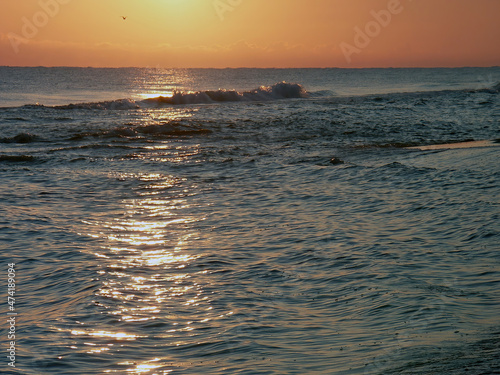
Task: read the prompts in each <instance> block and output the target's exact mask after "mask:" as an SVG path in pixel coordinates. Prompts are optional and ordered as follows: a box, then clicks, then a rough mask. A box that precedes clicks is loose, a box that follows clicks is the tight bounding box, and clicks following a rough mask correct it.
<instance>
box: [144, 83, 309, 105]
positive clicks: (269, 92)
mask: <svg viewBox="0 0 500 375" xmlns="http://www.w3.org/2000/svg"><path fill="white" fill-rule="evenodd" d="M308 96H309V94H308V93H307V91H306V90H305V89H304V87H302V85H300V84H298V83H287V82H280V83H276V84H275V85H272V86H261V87H259V88H257V89H255V90H251V91H244V92H239V91H235V90H222V89H220V90H216V91H197V92H193V93H183V92H175V93H174V95H172V96H171V97H164V96H159V97H157V98H151V99H145V100H143V101H142V103H148V104H172V105H179V104H210V103H220V102H246V101H273V100H279V99H293V98H307V97H308Z"/></svg>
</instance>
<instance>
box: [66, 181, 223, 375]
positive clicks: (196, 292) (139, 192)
mask: <svg viewBox="0 0 500 375" xmlns="http://www.w3.org/2000/svg"><path fill="white" fill-rule="evenodd" d="M112 178H114V179H116V180H119V181H126V182H130V181H134V183H135V186H136V187H135V188H134V192H135V194H136V197H135V198H134V199H127V200H124V201H123V205H122V208H123V211H122V213H121V214H117V213H116V212H115V213H114V214H113V215H112V216H108V217H107V218H106V219H105V220H90V219H88V220H86V221H85V223H86V224H87V228H88V229H89V232H90V233H88V234H89V235H91V236H92V237H94V238H97V239H99V240H100V241H101V243H102V246H101V248H100V249H99V250H98V251H95V252H94V255H95V256H96V259H99V261H100V262H101V267H100V270H99V272H98V273H99V280H100V283H101V285H100V287H99V289H98V290H97V291H96V293H95V301H94V304H95V306H96V307H97V308H98V309H99V311H100V313H101V314H102V315H103V317H107V318H108V319H109V322H110V323H109V327H106V328H105V329H103V328H104V327H105V326H104V327H103V325H102V324H99V325H96V326H95V327H96V329H92V323H87V324H84V325H83V326H82V327H79V328H78V329H74V330H72V331H71V334H72V335H73V336H75V337H81V338H82V339H83V340H85V341H86V342H85V345H86V344H88V343H92V344H94V345H93V347H92V348H91V349H90V350H89V349H87V350H86V353H91V354H93V355H97V354H100V355H110V356H113V355H115V354H113V353H114V350H115V349H113V347H112V346H111V347H109V346H106V345H103V343H104V342H102V341H99V340H114V341H124V342H135V341H141V342H142V341H143V340H146V341H149V340H158V339H161V340H165V339H166V338H168V342H169V345H171V346H176V345H185V344H186V343H187V342H188V341H186V340H189V338H190V337H191V336H193V335H196V334H199V333H196V331H197V330H198V329H200V328H201V327H206V326H209V325H210V324H211V322H212V321H214V320H218V319H223V318H224V317H222V318H221V317H220V312H218V313H217V312H215V311H214V309H213V306H212V305H211V301H212V299H213V295H212V293H213V292H208V291H207V287H209V284H206V283H205V282H203V277H204V275H205V271H198V270H197V269H196V268H192V267H191V266H192V264H193V263H194V262H196V261H197V260H198V259H200V258H202V257H203V256H204V255H203V251H200V249H199V248H198V246H199V245H200V244H201V242H200V241H202V240H203V238H202V236H201V234H200V233H199V231H198V230H197V229H196V223H199V222H201V221H203V220H205V217H204V216H203V210H199V209H198V207H196V206H195V203H194V202H196V200H192V199H191V198H190V197H193V196H195V195H196V187H195V185H190V184H189V182H188V181H187V180H186V179H183V178H178V177H175V176H171V175H163V174H161V173H151V174H147V173H144V174H140V175H135V174H126V173H124V174H114V175H112ZM197 245H198V246H197ZM190 267H191V268H190ZM200 278H201V279H200ZM153 321H154V322H155V323H154V324H155V326H157V327H161V328H159V329H155V330H154V331H148V330H147V328H146V329H145V328H141V327H144V325H146V326H147V325H150V324H152V322H153ZM112 322H113V323H112ZM117 324H118V325H117ZM97 327H98V328H97ZM115 328H116V329H115ZM92 339H94V340H97V341H95V342H93V341H92ZM162 361H163V362H161V361H160V360H159V359H157V360H153V361H145V362H133V363H130V365H129V366H128V369H127V370H126V373H137V374H142V373H150V372H154V371H155V369H157V368H159V367H164V363H165V362H164V360H162ZM169 362H171V360H169ZM162 373H167V372H164V369H162Z"/></svg>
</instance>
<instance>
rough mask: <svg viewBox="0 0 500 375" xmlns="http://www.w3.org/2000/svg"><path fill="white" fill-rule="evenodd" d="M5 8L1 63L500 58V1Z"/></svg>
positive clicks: (98, 2) (22, 4) (56, 2)
mask: <svg viewBox="0 0 500 375" xmlns="http://www.w3.org/2000/svg"><path fill="white" fill-rule="evenodd" d="M0 10H1V12H0V65H20V66H40V65H43V66H95V67H99V66H109V67H119V66H149V67H216V68H224V67H398V66H405V67H413V66H422V67H428V66H492V65H500V48H499V47H498V41H499V40H500V22H499V21H498V16H499V15H500V1H499V0H307V1H306V0H0ZM121 16H126V17H127V18H126V20H124V19H122V17H121Z"/></svg>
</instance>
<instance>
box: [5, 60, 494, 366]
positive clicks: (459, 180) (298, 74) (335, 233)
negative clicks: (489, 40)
mask: <svg viewBox="0 0 500 375" xmlns="http://www.w3.org/2000/svg"><path fill="white" fill-rule="evenodd" d="M13 69H14V68H0V73H1V74H0V77H1V78H2V79H1V81H3V82H8V81H9V80H14V81H16V80H17V81H16V82H17V83H18V86H17V87H23V85H24V86H25V87H27V86H28V85H27V80H29V82H32V85H31V86H30V87H31V89H30V90H31V92H29V93H26V96H25V97H23V93H22V90H21V89H16V88H15V87H14V86H12V85H9V88H10V89H6V88H5V86H4V87H3V88H4V91H3V92H2V96H1V98H3V101H2V102H1V105H2V106H3V107H2V108H0V173H1V177H2V178H1V181H0V194H1V201H2V204H1V205H0V214H1V215H0V235H1V237H0V239H1V242H0V246H1V248H2V251H1V260H2V265H3V266H2V267H3V269H4V271H3V273H2V280H5V279H6V276H7V271H6V270H7V264H8V263H12V262H14V263H16V282H17V290H16V291H17V294H16V305H15V307H16V312H18V316H17V326H16V329H17V331H16V350H17V352H16V367H17V369H16V370H9V368H8V366H7V363H8V360H7V358H4V360H3V362H2V363H1V364H0V365H1V366H2V367H1V370H0V371H1V372H2V373H6V374H9V373H12V374H28V375H31V374H89V375H90V374H495V373H500V363H499V358H500V338H499V335H500V321H499V315H498V311H499V307H500V292H499V284H500V270H499V256H498V252H499V245H498V244H499V239H500V234H499V233H500V232H499V229H500V228H499V224H498V222H499V215H500V210H499V203H500V202H499V196H500V194H499V193H500V185H499V176H500V167H499V163H498V159H499V155H500V143H498V139H499V138H500V136H499V133H500V131H499V130H500V126H499V124H500V96H499V94H498V89H491V88H492V87H494V86H495V84H496V83H498V82H499V81H500V78H499V70H498V69H477V70H474V69H470V70H460V69H458V70H446V71H443V70H397V71H394V70H377V71H358V72H356V71H343V70H306V71H301V70H284V71H281V70H265V71H257V72H255V71H253V70H248V71H246V70H243V71H240V72H237V73H235V72H233V71H231V73H230V74H229V73H227V72H225V73H224V71H222V72H221V71H217V70H215V71H177V72H176V71H168V72H162V71H157V70H155V71H144V70H126V69H116V70H92V69H90V70H87V69H83V70H73V71H70V73H71V74H70V75H71V76H72V77H76V78H74V80H75V81H74V82H72V83H71V82H70V84H68V85H69V87H67V88H65V89H63V88H62V83H61V82H62V81H58V77H59V78H60V77H66V76H67V75H68V74H69V73H68V72H67V70H65V69H63V68H61V69H51V70H43V69H39V70H38V71H37V70H33V69H24V70H23V69H14V70H13ZM42 70H43V72H42V73H43V74H42V73H40V71H42ZM257 73H258V74H257ZM44 74H45V75H44ZM221 76H224V79H225V80H226V81H223V85H222V84H221V85H218V84H217V83H218V82H219V83H220V79H221ZM33 77H43V80H42V79H41V78H40V81H36V80H35V82H33ZM106 77H107V78H106ZM193 77H194V78H193ZM262 77H264V78H262ZM294 77H295V79H293V80H292V78H294ZM356 77H357V78H356ZM360 77H363V79H361V78H360ZM481 77H489V81H488V82H490V81H492V82H493V84H491V85H490V84H488V85H483V86H484V87H478V86H480V83H481V82H483V81H484V79H483V78H481ZM105 78H106V79H107V80H108V81H107V82H106V85H101V86H98V85H97V84H96V86H95V88H94V89H92V87H93V86H92V82H94V81H95V82H99V81H101V82H102V81H103V79H105ZM160 78H161V79H160ZM301 78H302V80H301ZM285 79H286V80H287V81H294V82H298V83H300V84H302V86H304V88H305V90H307V92H308V94H307V95H302V94H297V95H295V94H293V95H290V96H292V97H287V95H285V93H284V92H283V91H279V92H277V91H276V90H275V91H269V90H267V91H266V90H264V89H263V91H262V92H259V93H258V94H259V95H263V96H262V97H261V98H260V100H257V101H255V100H254V99H253V98H251V99H248V98H247V99H245V100H239V99H238V101H234V100H231V101H226V100H223V101H214V100H213V98H214V96H213V95H215V94H210V95H212V96H210V95H208V94H207V93H206V92H204V90H217V88H218V87H225V88H228V89H234V90H235V91H234V92H233V93H230V94H227V93H225V94H224V95H229V96H228V97H231V98H233V99H234V98H236V97H238V98H239V95H240V94H241V93H242V92H251V90H252V89H254V88H257V87H258V86H259V85H260V84H266V85H267V84H270V85H272V84H273V83H276V82H280V81H282V80H285ZM353 79H357V81H355V82H357V83H358V85H357V86H356V85H352V86H354V87H350V86H349V81H352V80H353ZM61 80H62V78H61ZM93 80H94V81H93ZM162 80H163V81H162ZM475 80H476V81H477V82H476V81H475ZM47 82H49V83H50V84H48V83H47ZM78 82H79V83H78ZM83 82H88V83H89V82H90V83H89V84H88V86H89V87H91V88H90V89H89V87H86V88H85V90H84V88H83V87H85V85H84V83H83ZM137 82H140V83H141V85H143V86H140V85H139V84H137ZM144 82H146V83H144ZM158 82H163V83H162V85H164V87H170V88H169V89H165V90H164V91H165V92H164V91H162V90H160V89H159V87H156V86H155V85H157V86H160V84H159V83H158ZM193 82H195V84H194V83H193ZM228 82H229V83H228ZM432 82H436V83H435V87H431V86H432ZM37 85H38V86H37ZM72 85H73V86H72ZM169 85H170V86H169ZM59 86H61V87H60V88H59V89H57V87H59ZM37 87H38V89H37ZM44 87H50V90H49V89H47V90H46V91H47V93H45V94H43V92H44V90H43V88H44ZM54 87H55V88H54ZM103 87H104V89H103ZM141 87H142V89H141ZM356 87H357V89H356ZM131 88H132V89H131ZM483 88H489V89H483ZM177 89H179V90H182V91H187V90H193V91H196V90H199V91H200V92H198V93H197V94H195V96H194V97H193V96H191V97H189V98H190V99H189V100H190V101H191V103H194V104H189V105H183V104H181V105H172V104H171V103H166V102H164V101H161V100H157V99H154V98H156V97H157V96H159V95H164V94H165V95H168V93H166V91H168V90H172V91H175V90H177ZM288 89H289V91H286V90H288ZM8 90H11V92H10V94H11V95H10V96H9V92H8ZM51 90H52V91H53V92H52V91H51ZM65 90H66V91H65ZM134 90H135V91H134ZM141 90H143V92H142V93H141V92H139V91H141ZM286 90H285V91H286V93H287V94H288V93H290V92H292V93H294V92H295V91H294V88H293V87H291V88H287V89H286ZM49 91H50V92H49ZM110 93H111V94H112V95H111V94H110ZM119 93H123V96H120V95H118V94H119ZM127 93H128V94H130V95H128V94H127ZM207 95H208V99H207ZM217 95H219V96H220V95H222V94H221V93H220V92H219V93H218V94H217ZM224 95H223V96H224ZM240 96H241V95H240ZM302 96H307V97H302ZM64 97H67V98H69V99H68V100H66V101H64V100H63V98H64ZM247 97H248V95H247ZM284 97H287V98H284ZM6 98H10V99H6ZM14 98H16V99H15V100H14ZM75 98H82V99H85V100H83V101H82V103H83V102H85V103H86V104H78V105H76V106H67V104H69V103H79V101H78V100H73V99H75ZM120 98H124V99H126V100H121V101H116V99H120ZM147 98H153V100H152V101H151V100H150V101H145V102H144V99H147ZM183 98H187V96H185V97H183ZM224 98H226V96H224ZM31 99H34V100H31ZM186 100H187V99H186ZM14 101H15V103H14ZM21 102H22V103H23V104H25V103H31V104H32V103H35V102H39V103H41V105H28V106H25V105H21V104H20V103H21ZM89 102H92V103H91V104H88V103H89ZM52 105H57V106H62V107H52ZM472 140H474V141H485V142H482V143H466V144H465V145H462V147H463V148H457V147H456V146H454V145H451V143H454V142H464V141H465V142H467V141H472ZM436 144H447V145H448V146H444V147H437V148H436V149H425V148H424V149H422V147H421V146H426V145H436ZM415 147H416V148H415ZM334 157H335V158H337V159H340V160H341V161H339V162H338V163H335V164H332V163H331V162H330V160H331V159H332V158H334ZM5 284H6V283H5V281H4V282H3V285H5ZM6 292H7V290H5V292H4V294H5V297H4V301H6V299H7V294H6ZM7 307H8V305H7V303H6V302H4V303H2V314H3V315H4V324H5V321H6V318H5V317H6V314H7ZM2 327H6V328H7V326H6V325H2ZM3 332H5V334H3V335H2V338H3V342H4V343H6V342H7V338H6V336H7V335H6V330H4V331H3ZM4 346H5V345H4Z"/></svg>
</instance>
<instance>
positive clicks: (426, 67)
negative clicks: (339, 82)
mask: <svg viewBox="0 0 500 375" xmlns="http://www.w3.org/2000/svg"><path fill="white" fill-rule="evenodd" d="M0 68H47V69H50V68H80V69H173V70H183V69H184V70H188V69H193V70H194V69H197V70H201V69H206V70H230V69H234V70H237V69H254V70H257V69H261V70H266V69H268V70H273V69H274V70H293V69H318V70H319V69H353V70H354V69H359V70H361V69H489V68H500V65H490V66H473V65H463V66H386V67H380V66H373V67H338V66H330V67H314V66H310V67H251V66H240V67H230V66H227V67H224V68H220V67H219V68H217V67H184V68H180V67H159V66H156V67H151V66H77V65H0Z"/></svg>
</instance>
